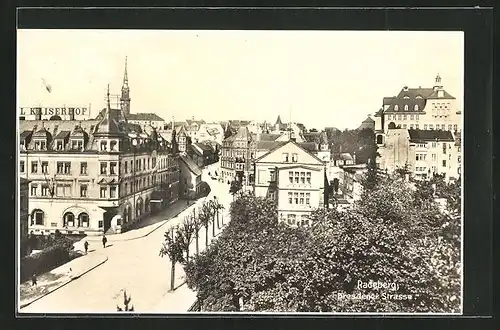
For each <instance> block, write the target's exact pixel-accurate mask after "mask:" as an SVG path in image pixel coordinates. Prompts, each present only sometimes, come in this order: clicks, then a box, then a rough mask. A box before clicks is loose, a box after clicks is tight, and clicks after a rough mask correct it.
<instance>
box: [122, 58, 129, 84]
mask: <svg viewBox="0 0 500 330" xmlns="http://www.w3.org/2000/svg"><path fill="white" fill-rule="evenodd" d="M126 87H127V88H128V74H127V56H125V72H124V74H123V87H122V88H126Z"/></svg>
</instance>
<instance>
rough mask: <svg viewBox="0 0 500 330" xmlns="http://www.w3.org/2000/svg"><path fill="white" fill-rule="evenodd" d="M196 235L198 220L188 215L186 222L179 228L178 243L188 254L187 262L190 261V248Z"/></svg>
mask: <svg viewBox="0 0 500 330" xmlns="http://www.w3.org/2000/svg"><path fill="white" fill-rule="evenodd" d="M195 235H196V219H194V218H193V217H192V216H190V215H188V216H187V217H185V218H184V222H183V223H182V224H181V225H180V226H179V227H178V228H177V238H176V239H177V242H178V244H179V245H180V246H181V248H182V250H183V251H184V252H185V253H186V262H188V261H189V247H190V246H191V242H192V241H193V238H194V237H193V236H195Z"/></svg>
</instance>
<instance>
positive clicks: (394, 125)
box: [388, 121, 396, 129]
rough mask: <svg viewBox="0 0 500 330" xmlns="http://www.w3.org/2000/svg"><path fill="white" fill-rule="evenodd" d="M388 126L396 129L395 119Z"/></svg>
mask: <svg viewBox="0 0 500 330" xmlns="http://www.w3.org/2000/svg"><path fill="white" fill-rule="evenodd" d="M388 128H389V129H395V128H396V124H395V123H394V122H393V121H391V122H390V123H389V126H388Z"/></svg>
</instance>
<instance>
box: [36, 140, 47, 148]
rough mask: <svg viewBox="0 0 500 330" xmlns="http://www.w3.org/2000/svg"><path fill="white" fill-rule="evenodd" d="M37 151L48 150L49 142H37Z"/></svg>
mask: <svg viewBox="0 0 500 330" xmlns="http://www.w3.org/2000/svg"><path fill="white" fill-rule="evenodd" d="M35 150H47V142H46V141H43V140H39V141H35Z"/></svg>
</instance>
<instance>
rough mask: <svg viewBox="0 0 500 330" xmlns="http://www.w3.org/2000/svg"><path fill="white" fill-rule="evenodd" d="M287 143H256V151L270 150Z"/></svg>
mask: <svg viewBox="0 0 500 330" xmlns="http://www.w3.org/2000/svg"><path fill="white" fill-rule="evenodd" d="M287 142H288V141H258V142H257V145H256V149H257V150H271V149H274V148H276V147H280V146H282V145H284V144H286V143H287Z"/></svg>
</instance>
